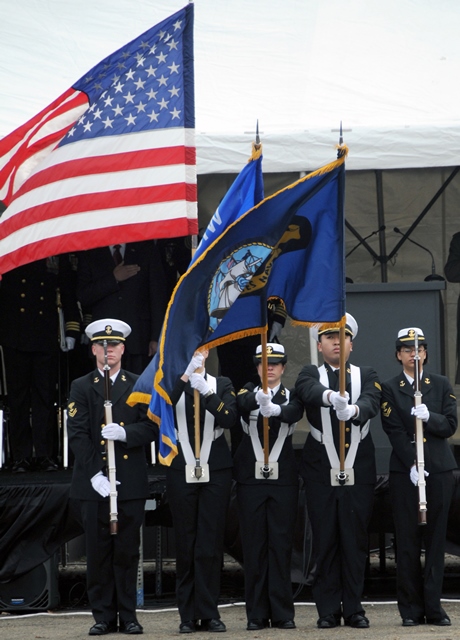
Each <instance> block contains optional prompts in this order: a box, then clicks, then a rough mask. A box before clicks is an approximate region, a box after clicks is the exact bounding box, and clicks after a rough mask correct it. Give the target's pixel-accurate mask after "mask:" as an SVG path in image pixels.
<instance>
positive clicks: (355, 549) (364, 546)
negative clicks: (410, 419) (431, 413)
mask: <svg viewBox="0 0 460 640" xmlns="http://www.w3.org/2000/svg"><path fill="white" fill-rule="evenodd" d="M357 332H358V325H357V323H356V321H355V319H354V318H353V316H351V315H350V314H348V313H347V324H346V328H345V334H346V338H345V361H346V362H347V364H346V392H347V393H346V397H345V398H344V397H342V396H340V394H339V391H338V389H339V379H338V375H337V374H338V372H339V363H340V340H339V331H338V329H337V328H331V327H330V325H322V326H320V327H319V329H318V330H317V335H318V350H319V351H320V352H321V353H322V356H323V360H324V365H322V366H321V367H319V369H318V368H317V367H316V366H314V365H307V366H305V367H304V368H303V369H302V371H301V372H300V374H299V376H298V378H297V381H296V385H295V393H296V395H297V396H298V397H299V398H300V399H301V400H302V402H303V404H304V405H305V409H306V413H307V418H308V421H309V423H310V434H309V435H308V437H307V440H306V442H305V446H304V449H303V454H302V461H301V467H300V474H301V476H302V478H303V479H304V481H305V491H306V498H307V508H308V514H309V517H310V521H311V526H312V532H313V554H314V560H315V561H316V573H315V577H314V583H313V597H314V599H315V602H316V606H317V609H318V613H319V619H318V622H317V625H318V627H319V628H320V629H328V628H331V627H336V626H338V625H340V622H341V618H342V617H343V618H344V621H345V624H346V625H349V626H351V627H355V628H367V627H368V626H369V620H368V619H367V618H366V616H365V611H364V609H363V606H362V604H361V598H362V592H363V587H364V572H365V567H366V559H367V553H368V533H367V527H368V524H369V521H370V518H371V515H372V506H373V500H374V485H375V482H376V468H375V451H374V443H373V442H372V437H371V434H370V432H369V420H370V419H371V418H373V417H374V416H375V415H376V414H377V413H378V411H379V406H380V393H381V389H380V384H379V381H378V378H377V374H376V372H375V371H374V370H373V369H372V368H371V367H355V366H354V365H351V364H350V363H349V362H348V357H349V354H350V352H351V350H352V349H353V339H354V338H356V334H357ZM339 421H344V422H345V452H346V458H345V468H346V469H347V476H348V479H347V481H346V482H345V483H344V484H339V482H338V480H337V471H338V469H339V468H340V467H339V441H340V433H339ZM353 476H354V478H353Z"/></svg>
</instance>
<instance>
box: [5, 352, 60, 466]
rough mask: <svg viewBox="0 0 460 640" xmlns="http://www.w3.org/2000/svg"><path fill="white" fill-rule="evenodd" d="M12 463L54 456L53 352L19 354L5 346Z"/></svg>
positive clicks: (54, 377)
mask: <svg viewBox="0 0 460 640" xmlns="http://www.w3.org/2000/svg"><path fill="white" fill-rule="evenodd" d="M3 353H4V357H5V368H6V371H7V380H6V383H7V388H8V407H9V412H10V428H9V436H10V447H11V453H12V457H13V460H21V459H23V458H30V457H32V446H33V448H34V450H35V456H36V457H37V458H40V457H49V456H52V455H53V453H54V452H53V445H54V444H55V443H54V442H53V436H54V434H55V432H56V426H57V417H56V413H55V410H54V401H55V394H56V372H57V365H58V353H57V350H56V351H21V350H19V349H12V348H11V347H7V346H4V347H3Z"/></svg>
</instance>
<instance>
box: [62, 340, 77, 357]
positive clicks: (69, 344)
mask: <svg viewBox="0 0 460 640" xmlns="http://www.w3.org/2000/svg"><path fill="white" fill-rule="evenodd" d="M74 347H75V338H71V337H70V336H67V337H66V339H65V346H64V345H62V346H61V350H62V351H64V353H66V352H67V351H72V349H73V348H74Z"/></svg>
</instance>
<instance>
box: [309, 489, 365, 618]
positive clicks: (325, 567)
mask: <svg viewBox="0 0 460 640" xmlns="http://www.w3.org/2000/svg"><path fill="white" fill-rule="evenodd" d="M305 492H306V498H307V509H308V515H309V518H310V522H311V527H312V533H313V556H314V558H315V560H316V572H315V576H314V582H313V586H312V591H313V598H314V600H315V602H316V606H317V609H318V614H319V616H320V617H321V618H322V617H325V616H328V615H337V616H340V615H341V614H342V615H343V617H344V618H345V619H346V618H349V617H350V616H351V615H353V614H354V613H360V614H364V610H363V608H362V604H361V597H362V593H363V588H364V573H365V568H366V561H367V555H368V550H369V537H368V532H367V528H368V525H369V522H370V519H371V516H372V506H373V503H374V485H372V484H355V485H351V486H328V485H326V484H321V483H319V482H312V481H311V480H309V481H308V482H306V483H305ZM341 604H342V606H343V611H342V608H341Z"/></svg>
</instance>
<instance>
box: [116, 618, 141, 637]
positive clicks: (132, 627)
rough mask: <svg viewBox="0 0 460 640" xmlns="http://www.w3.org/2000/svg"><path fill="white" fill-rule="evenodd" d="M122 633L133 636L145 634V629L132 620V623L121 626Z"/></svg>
mask: <svg viewBox="0 0 460 640" xmlns="http://www.w3.org/2000/svg"><path fill="white" fill-rule="evenodd" d="M120 633H129V634H131V635H135V634H139V633H144V628H143V627H142V625H141V624H139V623H138V621H137V620H130V622H123V623H122V624H120Z"/></svg>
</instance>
